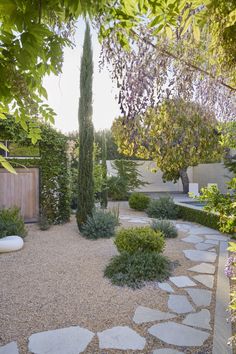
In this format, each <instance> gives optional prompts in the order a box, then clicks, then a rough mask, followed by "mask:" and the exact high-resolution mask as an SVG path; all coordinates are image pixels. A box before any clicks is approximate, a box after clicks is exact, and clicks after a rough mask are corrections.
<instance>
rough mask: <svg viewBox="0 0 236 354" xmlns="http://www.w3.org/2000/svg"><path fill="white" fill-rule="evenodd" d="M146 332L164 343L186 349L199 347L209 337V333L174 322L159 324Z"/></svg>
mask: <svg viewBox="0 0 236 354" xmlns="http://www.w3.org/2000/svg"><path fill="white" fill-rule="evenodd" d="M148 332H149V333H150V334H152V335H153V336H155V337H156V338H158V339H160V340H162V341H164V342H165V343H168V344H173V345H179V346H186V347H195V346H201V345H203V343H204V342H205V340H206V339H207V338H208V337H209V333H206V332H203V331H200V330H199V329H195V328H192V327H189V326H185V325H182V324H179V323H175V322H165V323H159V324H157V325H154V326H152V327H151V328H149V330H148Z"/></svg>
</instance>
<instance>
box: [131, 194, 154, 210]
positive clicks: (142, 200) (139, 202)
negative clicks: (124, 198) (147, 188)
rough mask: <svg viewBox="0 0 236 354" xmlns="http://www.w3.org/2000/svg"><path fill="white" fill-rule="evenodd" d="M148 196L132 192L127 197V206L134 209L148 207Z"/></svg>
mask: <svg viewBox="0 0 236 354" xmlns="http://www.w3.org/2000/svg"><path fill="white" fill-rule="evenodd" d="M149 202H150V198H149V197H148V196H147V195H145V194H142V193H132V194H131V196H130V197H129V206H130V208H132V209H135V210H145V209H147V207H148V204H149Z"/></svg>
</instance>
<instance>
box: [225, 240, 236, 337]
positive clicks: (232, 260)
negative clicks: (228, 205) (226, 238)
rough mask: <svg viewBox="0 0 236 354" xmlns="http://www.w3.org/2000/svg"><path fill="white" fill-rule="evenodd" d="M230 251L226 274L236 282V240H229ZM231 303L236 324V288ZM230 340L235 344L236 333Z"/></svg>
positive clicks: (232, 320) (230, 306)
mask: <svg viewBox="0 0 236 354" xmlns="http://www.w3.org/2000/svg"><path fill="white" fill-rule="evenodd" d="M228 251H229V252H230V257H229V258H228V260H227V264H226V267H225V275H226V276H227V277H229V278H231V281H232V282H235V280H236V243H235V242H229V247H228ZM230 298H231V301H230V304H229V309H230V312H231V316H230V319H231V322H232V323H233V324H235V320H236V291H235V288H233V291H232V292H231V294H230ZM230 342H231V343H233V344H235V343H236V334H233V336H232V337H231V338H230Z"/></svg>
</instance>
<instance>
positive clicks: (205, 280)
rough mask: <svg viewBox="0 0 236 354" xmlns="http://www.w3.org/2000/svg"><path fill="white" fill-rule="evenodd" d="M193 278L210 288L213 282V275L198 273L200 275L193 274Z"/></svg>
mask: <svg viewBox="0 0 236 354" xmlns="http://www.w3.org/2000/svg"><path fill="white" fill-rule="evenodd" d="M193 278H194V279H196V280H197V281H199V283H202V284H203V285H205V286H207V287H208V288H210V289H212V288H213V284H214V276H213V275H206V274H200V275H194V276H193Z"/></svg>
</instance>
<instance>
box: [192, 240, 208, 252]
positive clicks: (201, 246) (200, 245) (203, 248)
mask: <svg viewBox="0 0 236 354" xmlns="http://www.w3.org/2000/svg"><path fill="white" fill-rule="evenodd" d="M211 247H212V245H210V244H207V243H204V242H201V243H197V244H196V245H195V248H196V249H197V250H199V251H207V250H209V249H210V248H211Z"/></svg>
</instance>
